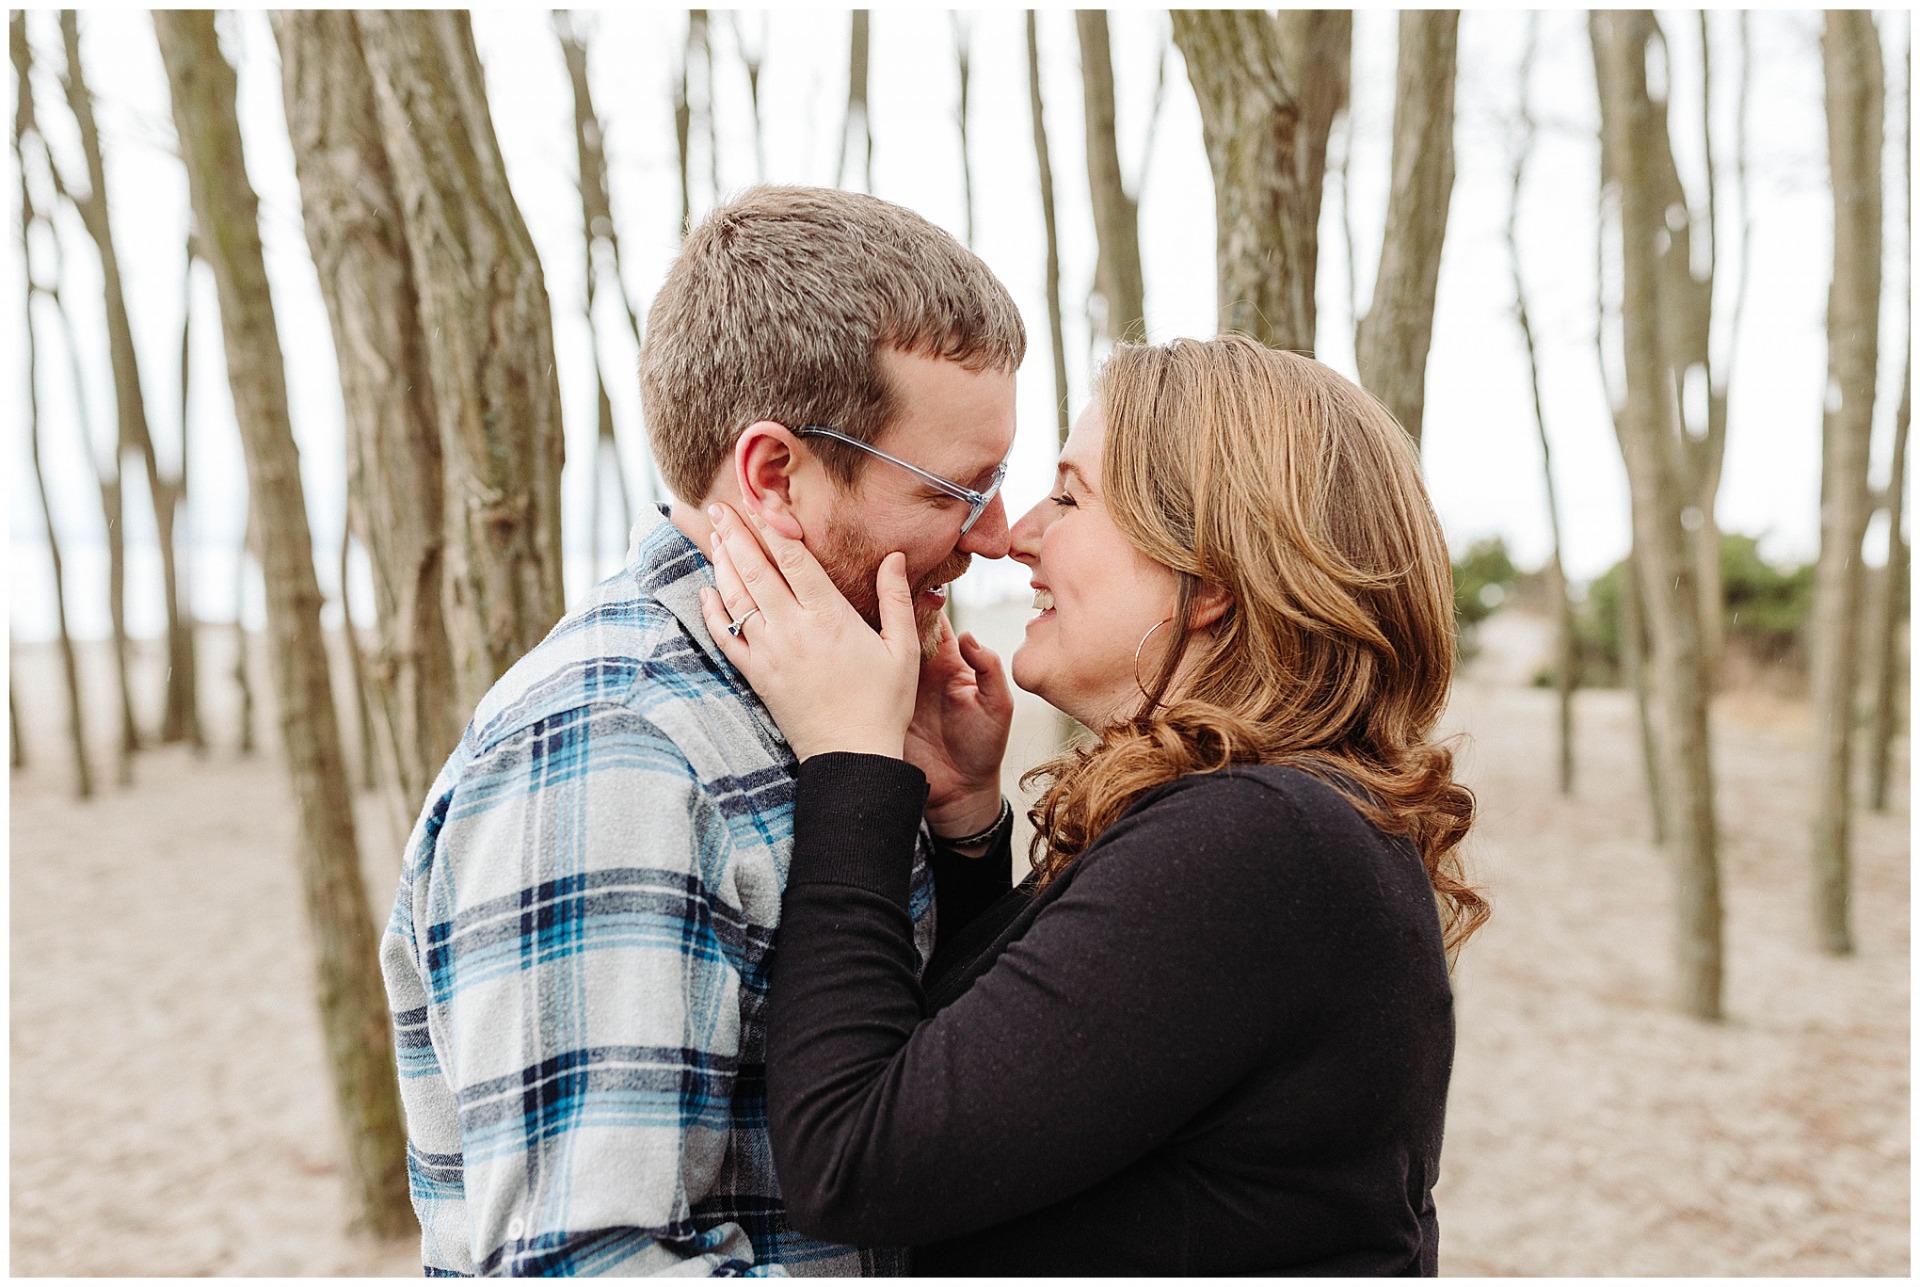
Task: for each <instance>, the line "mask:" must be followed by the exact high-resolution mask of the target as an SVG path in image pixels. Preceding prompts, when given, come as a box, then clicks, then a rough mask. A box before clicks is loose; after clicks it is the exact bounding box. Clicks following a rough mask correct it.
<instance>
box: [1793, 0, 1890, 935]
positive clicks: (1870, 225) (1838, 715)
mask: <svg viewBox="0 0 1920 1287" xmlns="http://www.w3.org/2000/svg"><path fill="white" fill-rule="evenodd" d="M1820 44H1821V51H1822V54H1823V56H1824V58H1825V62H1826V86H1827V155H1828V158H1829V163H1830V165H1831V166H1832V173H1833V280H1832V283H1831V285H1830V286H1829V287H1828V290H1827V408H1826V424H1825V427H1824V431H1823V433H1822V435H1821V438H1822V448H1821V460H1820V561H1819V563H1818V565H1817V566H1816V568H1815V570H1814V588H1813V629H1812V636H1811V638H1812V649H1811V651H1812V654H1813V656H1812V663H1813V664H1812V670H1813V682H1812V688H1813V717H1814V723H1815V741H1814V763H1813V780H1814V801H1815V805H1814V808H1815V815H1814V822H1813V873H1814V907H1815V918H1816V919H1815V924H1816V926H1817V932H1818V934H1819V936H1820V942H1821V945H1822V946H1823V947H1824V948H1825V949H1826V950H1827V951H1828V952H1831V953H1833V954H1834V955H1836V956H1844V955H1847V954H1850V953H1851V952H1852V951H1853V931H1852V928H1851V912H1850V909H1849V906H1848V904H1849V900H1850V897H1851V893H1850V886H1851V884H1852V875H1851V870H1850V868H1851V855H1850V837H1849V831H1850V825H1849V824H1850V821H1851V819H1850V814H1851V811H1852V803H1853V801H1852V792H1851V790H1850V786H1851V778H1852V769H1853V753H1852V748H1853V745H1854V742H1853V724H1854V710H1853V696H1854V673H1855V672H1854V666H1855V664H1856V659H1857V658H1858V656H1859V634H1858V631H1859V617H1860V599H1861V593H1860V591H1861V580H1862V578H1861V573H1860V544H1861V541H1862V539H1863V538H1864V536H1865V534H1866V526H1867V457H1868V447H1869V444H1870V442H1871V440H1872V433H1873V398H1874V382H1875V376H1876V374H1877V373H1878V370H1879V360H1880V147H1881V141H1882V138H1883V137H1884V131H1885V126H1884V123H1883V119H1882V117H1883V105H1882V93H1883V87H1884V83H1885V73H1884V70H1883V67H1882V63H1881V54H1880V38H1879V35H1878V33H1877V32H1876V31H1875V30H1874V26H1873V17H1872V15H1871V14H1869V13H1866V12H1864V11H1860V10H1849V11H1844V12H1842V11H1830V12H1828V13H1827V15H1826V31H1825V33H1824V36H1823V39H1822V40H1821V42H1820Z"/></svg>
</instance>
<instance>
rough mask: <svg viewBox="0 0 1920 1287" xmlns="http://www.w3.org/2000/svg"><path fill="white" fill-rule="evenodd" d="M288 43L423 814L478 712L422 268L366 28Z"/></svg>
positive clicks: (290, 112) (293, 98)
mask: <svg viewBox="0 0 1920 1287" xmlns="http://www.w3.org/2000/svg"><path fill="white" fill-rule="evenodd" d="M274 34H275V37H276V40H277V42H278V45H279V48H280V66H281V74H282V87H283V89H284V91H285V97H286V104H287V128H288V132H289V135H290V136H291V140H292V144H293V160H294V169H295V172H296V174H297V176H298V178H299V182H300V200H301V209H302V213H303V215H304V220H303V222H304V223H305V226H306V234H307V244H308V246H309V248H310V249H311V251H312V254H313V262H314V267H315V269H316V270H317V272H318V275H319V280H320V294H321V298H322V299H323V300H324V301H325V303H326V307H327V316H328V319H329V321H330V323H331V326H332V333H333V346H334V352H335V356H336V359H337V362H338V366H339V371H340V389H341V398H342V403H343V406H344V409H345V412H346V430H347V491H348V495H349V497H350V498H354V499H355V501H356V502H357V504H358V505H359V507H360V515H361V519H362V523H361V531H362V539H363V543H364V545H365V547H366V550H367V554H368V561H369V563H370V564H371V566H372V569H373V590H374V620H375V623H376V627H375V629H376V636H377V642H376V644H375V646H374V649H373V656H372V658H371V661H370V664H369V666H368V679H369V680H370V686H371V687H372V689H373V692H374V695H375V704H376V705H377V706H378V707H379V709H380V714H381V725H382V728H383V737H384V742H385V745H386V747H387V751H386V754H389V755H391V757H392V763H393V765H394V777H395V779H396V789H397V791H398V793H399V795H400V796H401V797H402V799H403V800H404V801H406V802H407V807H409V808H417V807H418V805H419V803H420V801H422V800H424V799H425V798H426V793H427V788H428V786H429V785H431V783H432V781H433V776H434V774H435V773H437V772H438V771H439V768H440V765H441V763H442V762H443V761H444V760H445V759H446V757H447V756H448V755H449V754H451V753H452V751H453V748H454V744H455V743H456V742H457V741H458V740H459V737H460V727H461V724H462V723H463V722H464V719H465V713H464V711H463V710H462V709H461V706H460V700H459V696H458V694H457V693H456V691H455V686H454V679H453V655H452V650H451V645H450V644H449V642H448V638H447V613H446V608H445V606H444V600H445V599H446V597H447V596H448V594H449V593H450V591H449V589H448V587H447V585H446V561H447V560H446V542H447V527H448V521H447V517H446V513H445V502H444V500H443V497H444V494H445V485H444V483H443V473H444V469H445V462H444V460H443V456H442V451H441V445H440V427H439V419H438V416H437V413H436V411H435V400H434V393H433V379H432V376H431V375H430V373H429V371H428V365H427V356H426V339H425V336H424V335H423V334H422V332H421V327H420V321H419V302H418V292H417V291H416V290H415V287H414V281H413V272H414V269H413V259H412V256H411V254H410V252H409V250H408V246H407V236H406V229H405V227H404V226H403V222H402V215H401V196H400V192H399V189H398V188H397V186H396V185H395V182H394V177H393V167H392V165H391V164H390V162H389V161H388V159H387V151H386V145H385V143H384V142H383V141H382V139H381V134H380V123H379V119H378V114H377V111H376V108H375V105H374V90H373V79H372V75H371V73H369V72H368V70H367V66H366V60H365V57H364V55H363V53H362V50H361V39H360V32H359V28H358V26H357V24H356V22H355V19H354V15H353V14H351V13H349V12H347V11H345V10H293V11H287V12H284V13H280V14H276V15H275V18H274ZM241 562H242V565H244V562H245V559H244V547H243V557H242V560H241ZM383 758H384V756H383Z"/></svg>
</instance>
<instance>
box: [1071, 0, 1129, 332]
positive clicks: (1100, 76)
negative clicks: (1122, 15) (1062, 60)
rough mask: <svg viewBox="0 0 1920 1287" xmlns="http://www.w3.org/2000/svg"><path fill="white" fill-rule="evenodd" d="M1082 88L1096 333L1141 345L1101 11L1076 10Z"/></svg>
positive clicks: (1126, 204) (1109, 55)
mask: <svg viewBox="0 0 1920 1287" xmlns="http://www.w3.org/2000/svg"><path fill="white" fill-rule="evenodd" d="M1073 20H1074V26H1075V29H1076V30H1077V32H1078V33H1079V36H1080V83H1081V85H1082V87H1083V89H1084V91H1085V99H1086V124H1087V190H1088V192H1089V193H1090V194H1091V196H1092V198H1093V227H1094V233H1095V235H1096V236H1097V238H1098V240H1099V243H1100V253H1099V258H1098V259H1097V260H1096V261H1095V264H1094V270H1093V289H1094V293H1095V294H1096V295H1097V296H1098V297H1099V299H1100V305H1101V309H1100V317H1099V319H1098V320H1099V327H1098V329H1099V330H1100V332H1101V333H1102V334H1104V335H1105V336H1106V337H1107V339H1108V340H1110V341H1113V342H1115V343H1118V342H1119V341H1122V340H1133V341H1138V340H1143V339H1145V338H1146V333H1147V320H1146V319H1147V288H1146V279H1145V277H1144V276H1143V275H1142V273H1141V270H1140V208H1139V206H1138V205H1137V204H1136V203H1135V201H1134V199H1133V196H1132V195H1131V194H1130V193H1128V191H1127V184H1126V179H1125V177H1124V176H1123V175H1122V174H1121V173H1120V146H1119V141H1118V140H1117V139H1116V138H1115V137H1114V105H1113V54H1112V51H1111V49H1110V47H1109V43H1108V38H1107V13H1106V10H1104V9H1076V10H1074V13H1073Z"/></svg>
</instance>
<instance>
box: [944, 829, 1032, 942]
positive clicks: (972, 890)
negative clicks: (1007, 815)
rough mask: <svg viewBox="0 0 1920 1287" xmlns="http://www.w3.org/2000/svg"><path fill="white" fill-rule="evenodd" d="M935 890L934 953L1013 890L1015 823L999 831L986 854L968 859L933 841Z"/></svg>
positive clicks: (951, 848)
mask: <svg viewBox="0 0 1920 1287" xmlns="http://www.w3.org/2000/svg"><path fill="white" fill-rule="evenodd" d="M930 865H931V866H932V868H933V889H934V898H935V899H936V900H937V902H936V905H937V906H938V908H939V915H938V917H937V919H936V921H935V928H936V930H937V933H938V938H937V941H936V944H935V949H934V950H935V951H936V952H938V951H939V949H940V948H943V947H945V946H946V945H947V944H949V943H951V942H953V940H954V939H955V938H957V937H958V936H959V934H960V931H961V930H963V929H965V928H966V927H967V926H969V925H971V924H972V923H973V922H974V920H975V919H976V918H977V917H978V916H979V915H980V913H981V912H983V911H985V910H986V909H987V908H989V907H991V906H993V905H994V904H995V903H996V902H998V901H1000V899H1001V898H1003V897H1004V896H1005V895H1006V894H1007V892H1008V891H1009V890H1011V889H1012V888H1013V824H1012V823H1011V822H1008V823H1007V824H1005V825H1004V826H1002V827H1001V828H1000V833H999V835H997V836H995V837H994V839H993V843H992V844H990V845H988V846H987V851H986V852H985V853H983V854H978V855H975V856H973V857H969V856H968V855H966V854H963V853H961V852H959V851H958V850H956V849H954V848H953V847H952V846H950V845H947V844H943V843H942V842H941V840H940V837H938V836H935V837H934V838H933V861H932V863H931V864H930Z"/></svg>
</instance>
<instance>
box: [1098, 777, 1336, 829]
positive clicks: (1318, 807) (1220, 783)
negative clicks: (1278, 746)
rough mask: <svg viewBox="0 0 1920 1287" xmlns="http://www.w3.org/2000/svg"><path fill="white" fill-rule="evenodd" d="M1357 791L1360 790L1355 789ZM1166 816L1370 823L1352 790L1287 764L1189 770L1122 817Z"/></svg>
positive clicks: (1315, 824) (1319, 824)
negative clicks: (1191, 771) (1216, 816)
mask: <svg viewBox="0 0 1920 1287" xmlns="http://www.w3.org/2000/svg"><path fill="white" fill-rule="evenodd" d="M1350 789H1354V790H1357V788H1350ZM1149 811H1156V812H1159V813H1161V814H1174V813H1178V814H1196V815H1199V816H1202V817H1205V816H1210V815H1214V814H1221V815H1224V816H1239V815H1248V816H1251V817H1254V818H1259V819H1262V820H1265V821H1269V822H1273V821H1280V820H1283V819H1285V820H1291V821H1292V822H1293V823H1294V824H1295V825H1296V826H1302V825H1304V826H1313V827H1322V826H1335V827H1340V828H1343V829H1344V828H1345V827H1347V826H1350V825H1355V824H1357V825H1359V826H1361V827H1367V828H1369V829H1371V827H1370V824H1368V823H1367V821H1366V819H1365V818H1363V817H1362V816H1361V814H1360V811H1359V810H1358V809H1357V808H1355V807H1354V804H1353V801H1352V799H1351V798H1350V797H1349V795H1348V794H1347V793H1346V792H1343V791H1342V790H1341V789H1340V788H1339V787H1336V786H1335V785H1334V784H1332V783H1331V782H1328V781H1327V780H1325V779H1323V778H1321V777H1318V776H1316V775H1315V774H1312V773H1309V772H1307V771H1306V770H1304V769H1298V768H1294V767H1292V766H1291V765H1285V764H1235V765H1229V766H1228V767H1227V768H1224V769H1216V770H1214V771H1212V772H1210V773H1187V774H1183V775H1182V776H1180V777H1177V778H1174V779H1173V780H1172V781H1170V782H1163V783H1161V784H1160V785H1159V786H1157V787H1154V788H1153V789H1152V790H1149V791H1146V792H1144V793H1142V794H1141V796H1140V798H1139V799H1138V800H1135V801H1134V802H1133V805H1132V807H1131V808H1129V809H1128V810H1127V812H1126V813H1125V814H1123V815H1122V817H1121V820H1122V821H1124V820H1126V819H1128V818H1133V817H1137V816H1139V815H1142V814H1145V813H1147V812H1149Z"/></svg>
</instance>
